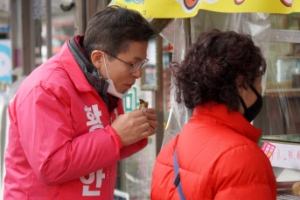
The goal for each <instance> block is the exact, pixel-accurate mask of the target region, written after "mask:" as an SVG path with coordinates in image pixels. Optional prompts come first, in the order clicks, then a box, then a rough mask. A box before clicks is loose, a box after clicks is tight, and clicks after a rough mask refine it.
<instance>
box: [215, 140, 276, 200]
mask: <svg viewBox="0 0 300 200" xmlns="http://www.w3.org/2000/svg"><path fill="white" fill-rule="evenodd" d="M216 166H217V167H216V168H215V171H214V172H213V174H214V177H215V178H214V179H215V180H217V181H216V188H214V189H215V191H217V194H216V195H215V198H214V200H224V199H236V200H242V199H243V200H253V199H255V200H265V199H269V200H276V181H275V177H274V174H273V171H272V167H271V165H270V162H269V160H268V158H267V157H266V156H265V154H264V153H263V152H262V151H261V150H260V149H259V148H258V147H254V146H250V147H249V146H248V145H242V146H238V147H235V148H233V149H231V150H230V151H228V152H226V153H225V154H224V155H223V156H222V157H221V158H220V160H219V162H218V163H217V165H216Z"/></svg>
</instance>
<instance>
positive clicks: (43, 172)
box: [14, 87, 122, 185]
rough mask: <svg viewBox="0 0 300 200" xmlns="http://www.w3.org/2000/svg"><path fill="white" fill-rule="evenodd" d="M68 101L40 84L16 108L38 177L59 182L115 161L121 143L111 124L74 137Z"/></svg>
mask: <svg viewBox="0 0 300 200" xmlns="http://www.w3.org/2000/svg"><path fill="white" fill-rule="evenodd" d="M66 104H67V102H64V101H62V100H61V99H59V98H57V97H55V95H53V94H51V93H50V92H49V91H48V90H44V89H43V88H41V87H37V88H35V89H33V90H32V91H31V93H30V94H29V95H28V96H27V97H26V98H24V99H23V100H22V102H21V103H19V104H18V106H17V107H16V108H15V111H14V112H15V113H17V118H18V119H17V122H18V128H19V134H20V135H19V141H20V143H21V146H22V148H23V151H24V154H25V155H26V157H27V160H28V163H29V165H30V166H31V167H32V169H33V170H34V172H35V174H36V176H37V177H38V179H39V180H41V181H43V182H45V183H46V184H50V185H51V184H60V183H63V182H66V181H69V180H72V179H75V178H78V177H80V176H83V175H86V174H89V173H90V172H93V171H96V170H98V169H101V168H105V167H107V166H110V165H112V164H114V163H116V162H117V161H118V160H119V159H120V149H121V147H122V144H121V142H120V139H119V138H118V136H117V135H116V134H114V131H113V130H111V127H110V126H108V127H105V128H102V129H96V130H94V131H91V132H88V133H84V132H83V133H82V134H79V135H76V137H74V135H75V134H74V128H73V124H72V123H74V122H72V116H71V115H72V113H71V111H70V108H69V106H68V105H66Z"/></svg>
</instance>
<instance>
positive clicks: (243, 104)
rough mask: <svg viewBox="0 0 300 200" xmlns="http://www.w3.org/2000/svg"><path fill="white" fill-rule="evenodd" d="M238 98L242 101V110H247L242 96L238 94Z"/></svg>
mask: <svg viewBox="0 0 300 200" xmlns="http://www.w3.org/2000/svg"><path fill="white" fill-rule="evenodd" d="M239 98H240V102H241V103H242V106H243V108H244V112H245V110H247V106H246V104H245V102H244V100H243V98H242V97H240V96H239Z"/></svg>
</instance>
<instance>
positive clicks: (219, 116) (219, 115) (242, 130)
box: [191, 102, 262, 143]
mask: <svg viewBox="0 0 300 200" xmlns="http://www.w3.org/2000/svg"><path fill="white" fill-rule="evenodd" d="M208 118H209V119H210V120H215V121H216V122H218V123H220V124H224V125H225V126H227V127H229V128H231V129H233V130H235V131H236V132H238V133H239V134H241V135H243V136H245V137H247V138H249V139H250V140H252V141H253V142H255V143H257V142H258V141H259V139H260V137H261V134H262V130H260V129H257V128H256V127H254V126H253V125H252V124H250V123H249V122H248V121H247V120H246V119H245V118H244V117H243V116H242V115H241V114H240V113H239V112H237V111H234V110H231V111H229V110H228V107H227V106H226V105H225V104H217V103H215V102H214V103H208V104H205V105H202V106H198V107H196V108H195V109H194V111H193V115H192V117H191V121H192V120H195V119H196V120H201V119H208Z"/></svg>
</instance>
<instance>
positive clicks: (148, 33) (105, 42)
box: [83, 6, 156, 56]
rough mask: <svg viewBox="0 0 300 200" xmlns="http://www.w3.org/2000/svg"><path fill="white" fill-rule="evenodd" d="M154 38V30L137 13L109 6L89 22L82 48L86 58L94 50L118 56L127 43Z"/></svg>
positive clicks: (126, 46) (124, 50) (124, 49)
mask: <svg viewBox="0 0 300 200" xmlns="http://www.w3.org/2000/svg"><path fill="white" fill-rule="evenodd" d="M155 36H156V32H155V30H154V29H153V28H152V27H151V26H150V23H149V22H148V21H147V20H146V19H145V18H144V17H143V16H142V15H141V14H140V13H139V12H137V11H134V10H130V9H126V8H122V7H118V6H110V7H107V8H106V9H104V10H101V11H99V12H97V13H95V14H94V15H93V16H92V17H91V19H90V20H89V23H88V26H87V29H86V32H85V36H84V40H83V48H84V50H85V52H86V53H87V55H88V56H90V55H91V53H92V51H93V50H96V49H99V50H103V51H106V52H108V53H110V54H112V55H118V54H119V53H120V52H126V50H127V48H128V44H129V42H132V41H137V42H143V41H145V42H148V41H149V40H150V39H153V38H155Z"/></svg>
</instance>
